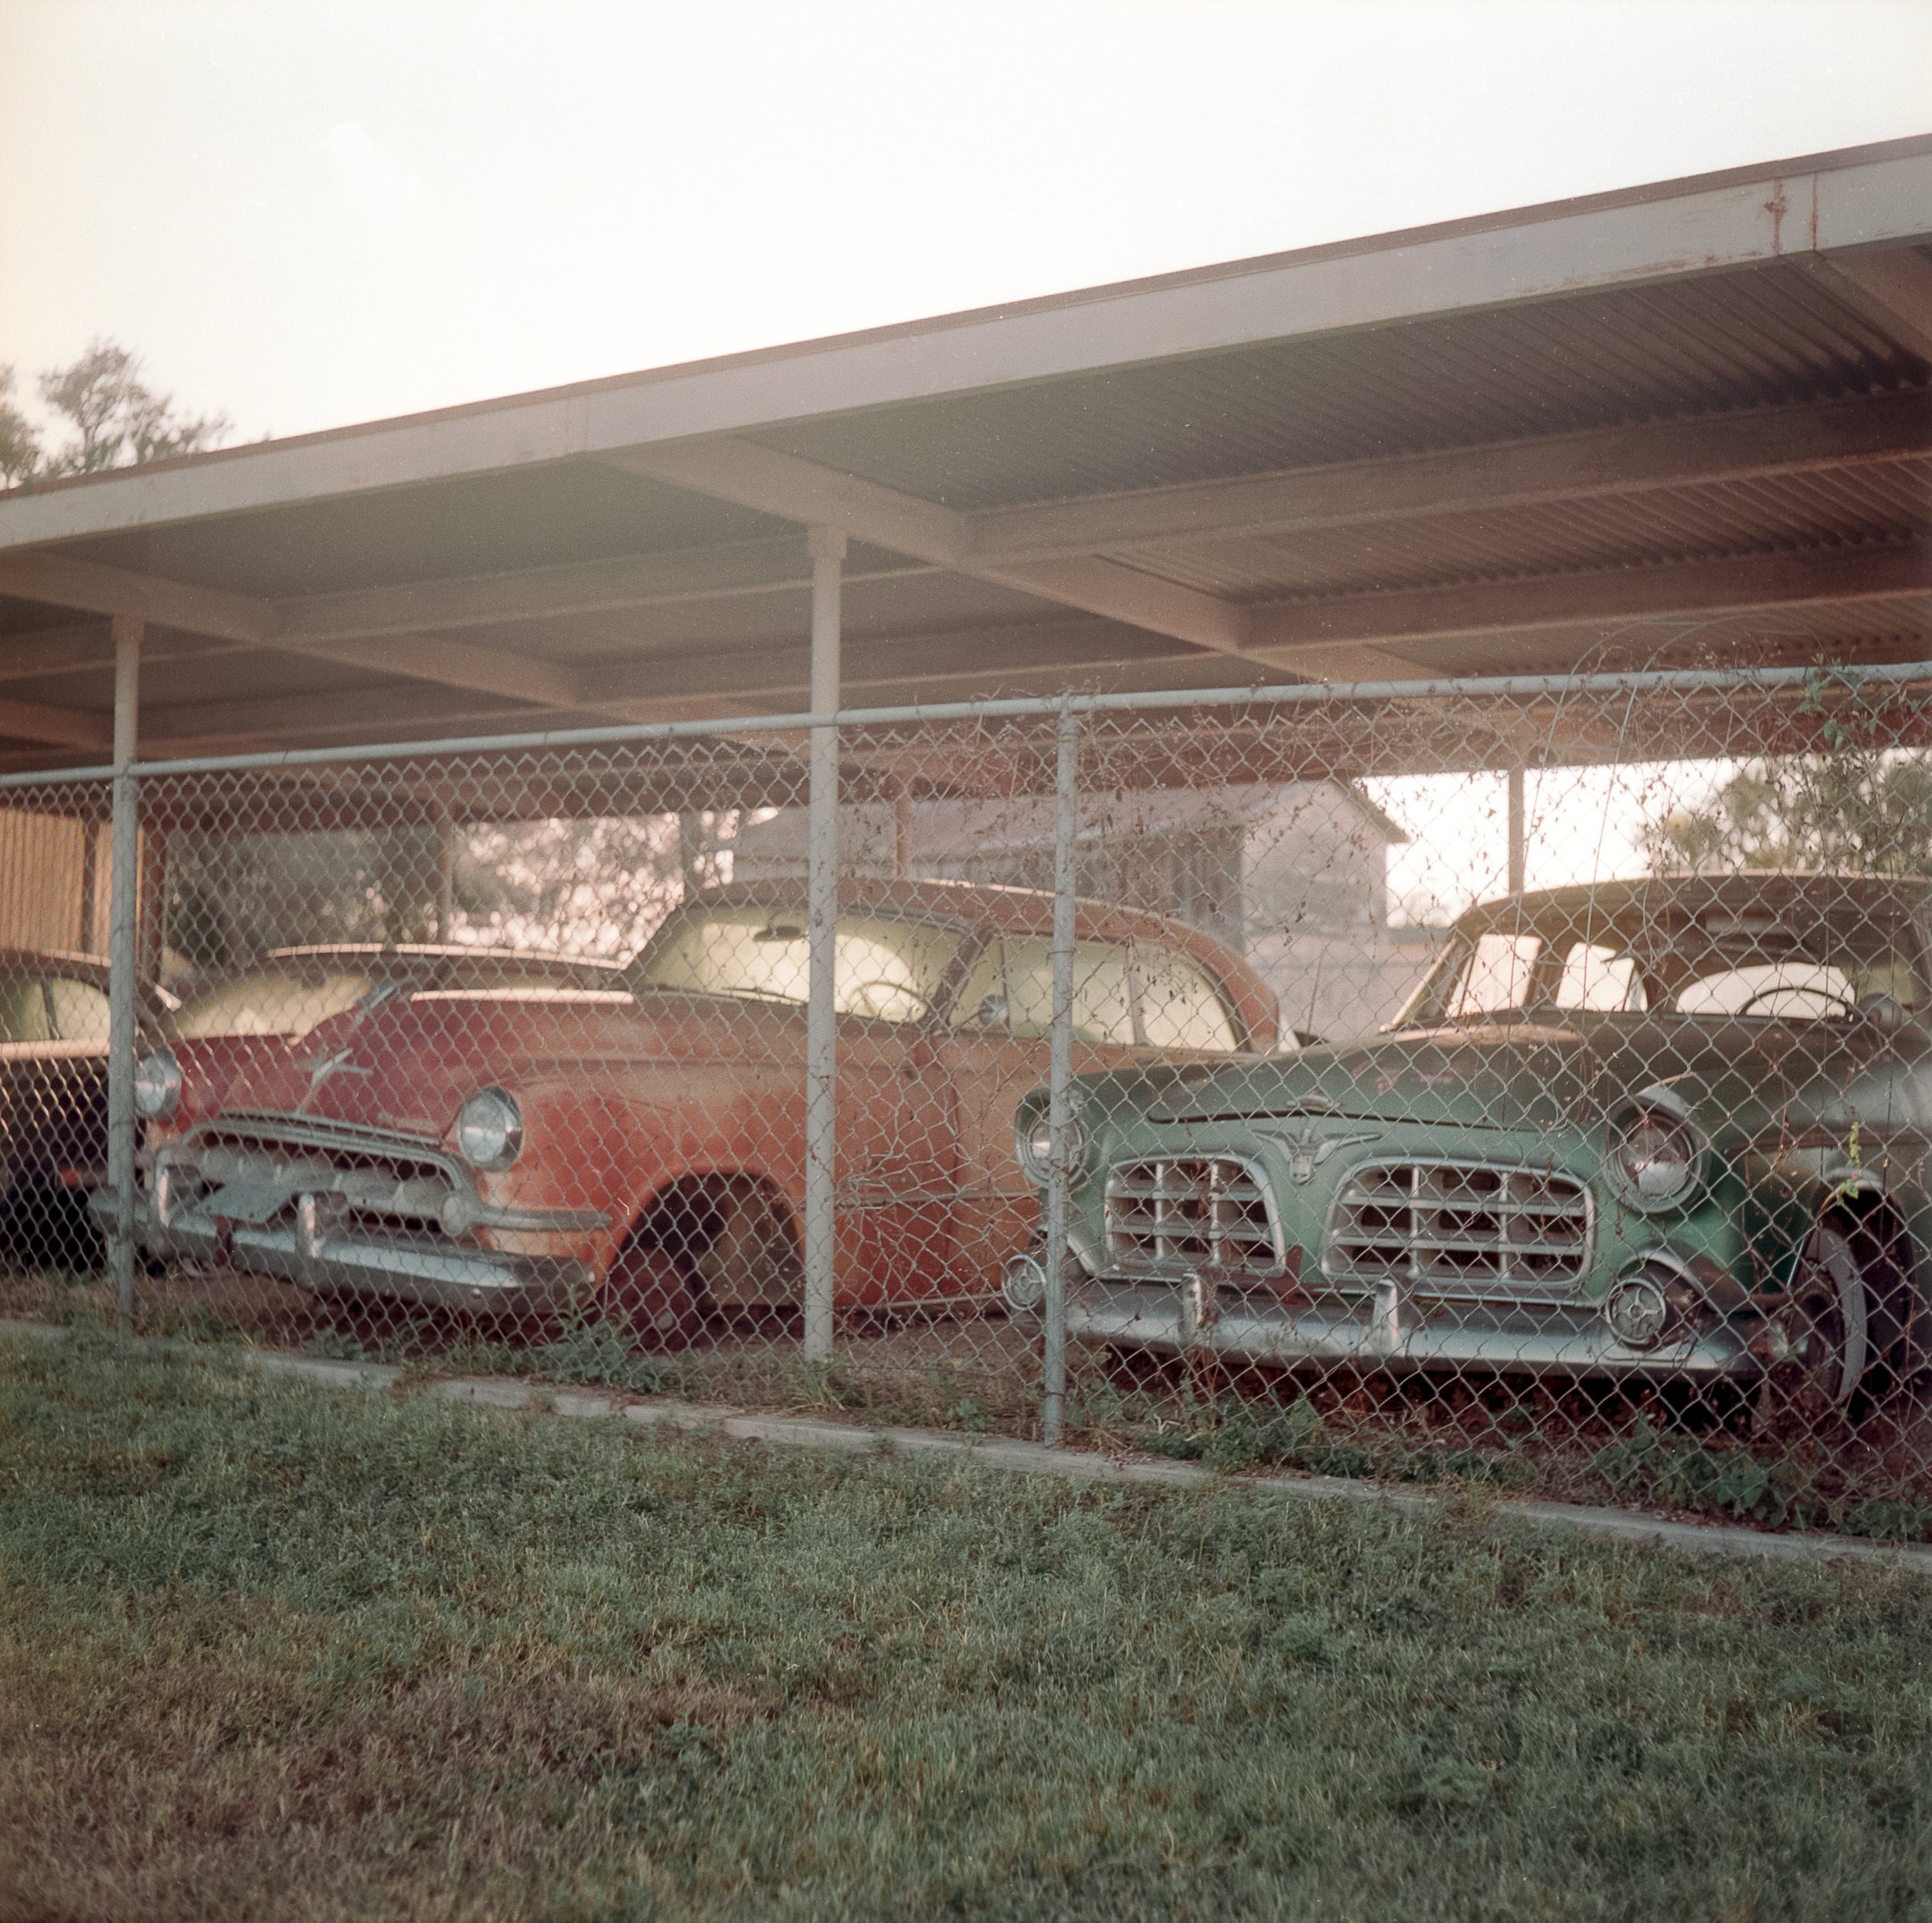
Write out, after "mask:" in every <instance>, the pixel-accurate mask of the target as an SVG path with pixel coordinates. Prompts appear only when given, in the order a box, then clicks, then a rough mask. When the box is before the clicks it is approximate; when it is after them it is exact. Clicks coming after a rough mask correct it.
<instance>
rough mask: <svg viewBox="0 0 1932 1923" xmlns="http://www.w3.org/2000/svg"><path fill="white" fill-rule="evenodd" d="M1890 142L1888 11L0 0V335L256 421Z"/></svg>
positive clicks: (1918, 45)
mask: <svg viewBox="0 0 1932 1923" xmlns="http://www.w3.org/2000/svg"><path fill="white" fill-rule="evenodd" d="M1928 130H1932V0H1828V3H1820V4H1804V5H1777V4H1774V3H1773V0H1721V3H1719V4H1696V0H1669V3H1668V4H1661V5H1651V4H1645V3H1644V0H1614V4H1602V5H1596V4H1587V0H1532V4H1527V5H1516V4H1487V5H1478V4H1474V3H1472V0H1434V3H1432V4H1428V5H1397V4H1382V3H1381V0H1347V3H1346V4H1341V5H1316V4H1305V5H1304V4H1299V3H1298V0H1021V3H1020V4H1006V3H1005V0H975V4H973V5H957V4H949V3H948V0H889V4H879V5H869V4H860V3H859V0H787V3H785V4H774V5H750V4H746V5H737V4H732V3H731V0H680V3H679V4H652V3H651V0H625V3H624V4H621V5H595V4H588V3H585V4H577V5H572V4H570V0H547V4H544V5H524V4H513V3H507V0H461V4H460V5H427V4H413V3H412V0H382V4H378V5H360V4H357V3H356V0H246V3H245V4H233V3H228V0H192V3H189V0H181V3H176V0H0V362H9V361H11V362H14V363H15V364H16V365H18V366H19V368H20V369H22V373H23V375H24V374H26V373H29V372H32V371H34V370H37V369H40V368H42V367H44V366H46V365H49V363H52V362H58V361H62V360H65V359H67V358H71V357H72V356H73V355H75V354H76V353H77V352H79V351H80V349H81V348H83V346H84V345H86V343H87V341H88V339H89V338H90V337H91V336H93V335H111V336H113V337H114V338H117V339H118V340H120V341H122V342H124V344H126V345H128V346H131V347H133V348H136V349H137V350H138V351H139V352H141V353H142V354H144V355H145V356H146V358H147V359H148V363H149V365H150V369H151V374H152V375H153V377H154V379H155V380H156V381H157V382H158V383H159V384H161V385H162V386H165V387H168V388H172V389H174V390H175V392H177V394H178V395H179V396H180V398H181V399H182V400H183V401H184V402H185V403H188V404H189V405H190V406H193V407H195V408H197V409H206V408H219V409H226V411H227V412H228V413H230V414H231V415H232V416H234V418H235V420H236V423H237V425H238V427H239V429H240V431H241V433H243V435H246V436H248V437H253V436H254V435H257V434H260V433H263V432H264V431H267V430H274V432H277V433H294V432H297V431H299V430H304V429H308V428H313V427H321V426H330V425H332V424H334V423H339V422H343V421H349V420H364V419H369V418H372V417H374V416H379V415H383V414H389V413H402V412H405V411H407V410H410V409H416V408H421V407H430V406H438V405H440V404H442V403H448V402H454V401H462V400H468V399H476V398H479V397H481V396H486V395H491V394H498V393H505V392H515V391H517V390H519V389H527V388H532V387H538V386H547V385H549V384H550V383H552V382H560V381H568V380H573V379H580V378H583V377H586V376H592V375H603V374H610V373H615V372H621V371H623V370H625V369H632V368H638V367H645V366H651V365H660V364H662V363H665V362H671V361H676V360H682V359H687V358H692V357H695V356H698V355H706V354H714V353H719V352H727V351H730V350H731V349H734V348H746V347H753V346H759V345H765V344H768V343H771V342H775V341H788V340H795V339H799V338H805V337H808V336H811V335H818V334H824V333H828V332H833V331H838V330H840V329H843V328H854V327H862V326H866V325H870V324H876V323H878V322H882V321H896V320H901V319H905V318H910V317H913V316H917V315H920V314H932V313H938V312H944V311H947V310H950V309H954V308H957V307H968V306H975V305H978V304H985V303H988V302H992V301H1000V300H1002V299H1006V298H1009V297H1015V296H1019V295H1026V294H1043V293H1047V292H1050V291H1053V290H1056V289H1061V288H1066V287H1082V286H1087V285H1090V284H1094V283H1095V282H1098V281H1104V280H1116V279H1119V278H1121V277H1124V276H1128V275H1133V274H1147V273H1151V272H1156V271H1159V270H1164V269H1168V268H1175V267H1192V266H1196V265H1198V264H1200V263H1203V262H1209V261H1215V260H1228V259H1231V258H1235V257H1240V256H1243V255H1247V254H1253V253H1265V252H1269V251H1271V250H1276V249H1279V248H1284V247H1293V246H1302V245H1304V244H1306V243H1311V242H1315V241H1321V240H1334V239H1337V238H1341V237H1344V236H1349V235H1355V234H1361V233H1373V232H1376V231H1379V230H1381V229H1387V228H1391V227H1398V226H1409V225H1412V224H1413V223H1417V222H1420V221H1428V220H1437V219H1444V218H1447V217H1451V216H1456V215H1459V214H1468V213H1474V212H1483V211H1487V210H1489V209H1496V208H1502V207H1509V206H1520V205H1522V204H1525V203H1527V202H1535V201H1539V200H1546V199H1554V198H1557V197H1560V196H1563V195H1570V194H1577V193H1583V192H1590V191H1591V190H1593V189H1600V188H1606V187H1616V186H1621V185H1627V184H1629V183H1631V182H1638V181H1646V180H1655V179H1661V178H1668V177H1671V176H1673V175H1680V174H1686V173H1692V172H1699V171H1702V170H1704V169H1706V168H1718V167H1724V166H1730V165H1736V164H1740V163H1743V162H1747V161H1761V160H1765V159H1769V158H1777V157H1781V156H1784V155H1800V154H1804V153H1808V152H1812V151H1817V150H1818V149H1821V148H1832V147H1839V146H1845V145H1850V144H1855V143H1859V142H1863V141H1874V140H1883V139H1888V138H1893V137H1894V136H1896V135H1900V134H1913V133H1920V132H1924V131H1928Z"/></svg>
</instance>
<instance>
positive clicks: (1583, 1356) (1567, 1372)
mask: <svg viewBox="0 0 1932 1923" xmlns="http://www.w3.org/2000/svg"><path fill="white" fill-rule="evenodd" d="M1761 1326H1762V1325H1761V1324H1753V1325H1748V1326H1743V1327H1739V1326H1736V1325H1733V1324H1731V1323H1718V1324H1717V1325H1716V1326H1715V1327H1712V1328H1710V1329H1708V1330H1704V1331H1702V1332H1701V1333H1696V1332H1690V1331H1686V1332H1685V1333H1684V1334H1680V1335H1677V1336H1675V1337H1666V1338H1665V1340H1663V1341H1662V1342H1660V1343H1659V1344H1658V1345H1657V1346H1656V1347H1654V1348H1648V1349H1637V1348H1632V1347H1629V1346H1628V1344H1624V1342H1622V1341H1621V1340H1618V1338H1617V1336H1616V1334H1614V1331H1613V1330H1611V1327H1610V1325H1609V1323H1607V1322H1606V1321H1605V1320H1604V1317H1603V1316H1602V1314H1601V1313H1600V1312H1599V1311H1598V1310H1597V1309H1596V1308H1595V1307H1594V1306H1590V1305H1587V1304H1583V1303H1530V1302H1515V1301H1503V1302H1498V1301H1496V1300H1484V1301H1466V1300H1444V1299H1439V1298H1429V1299H1417V1298H1416V1297H1414V1296H1408V1295H1406V1294H1405V1293H1403V1291H1401V1290H1400V1289H1396V1288H1393V1287H1389V1286H1384V1287H1382V1288H1379V1289H1376V1290H1375V1291H1374V1293H1372V1295H1364V1294H1349V1295H1342V1294H1337V1295H1334V1296H1325V1295H1314V1294H1311V1295H1310V1296H1307V1297H1305V1298H1302V1299H1299V1300H1273V1299H1268V1298H1266V1297H1262V1296H1259V1294H1258V1292H1255V1291H1244V1292H1242V1293H1236V1292H1234V1291H1232V1290H1230V1289H1225V1288H1219V1289H1217V1288H1216V1287H1215V1286H1213V1284H1212V1283H1209V1281H1208V1280H1207V1279H1206V1278H1205V1277H1190V1278H1189V1279H1186V1280H1185V1281H1183V1282H1180V1283H1165V1282H1134V1281H1127V1280H1123V1279H1119V1278H1117V1277H1111V1276H1110V1277H1104V1278H1101V1279H1093V1278H1090V1277H1088V1278H1083V1279H1081V1280H1080V1281H1079V1282H1077V1283H1073V1285H1072V1286H1070V1287H1069V1289H1068V1290H1067V1296H1066V1333H1067V1334H1069V1335H1070V1336H1077V1337H1081V1338H1083V1339H1084V1340H1088V1341H1093V1342H1104V1343H1110V1344H1119V1345H1121V1346H1122V1347H1139V1348H1148V1349H1155V1350H1161V1351H1168V1352H1169V1353H1172V1354H1207V1355H1219V1356H1229V1357H1236V1358H1238V1359H1240V1360H1243V1361H1265V1362H1283V1363H1289V1362H1344V1363H1353V1364H1358V1365H1359V1366H1361V1367H1363V1368H1380V1369H1419V1370H1427V1371H1441V1372H1449V1371H1455V1370H1458V1369H1465V1368H1469V1369H1481V1370H1485V1371H1497V1372H1510V1371H1521V1372H1522V1373H1525V1374H1535V1375H1542V1374H1549V1375H1560V1376H1594V1375H1613V1376H1616V1375H1632V1376H1655V1377H1685V1376H1689V1377H1697V1378H1719V1377H1722V1378H1736V1379H1739V1380H1746V1381H1748V1380H1750V1379H1753V1378H1756V1377H1757V1376H1759V1375H1760V1374H1763V1372H1764V1367H1765V1364H1764V1361H1762V1360H1761V1359H1760V1356H1759V1355H1758V1354H1756V1353H1754V1352H1753V1347H1752V1343H1753V1337H1755V1336H1756V1335H1757V1334H1758V1331H1759V1329H1760V1327H1761Z"/></svg>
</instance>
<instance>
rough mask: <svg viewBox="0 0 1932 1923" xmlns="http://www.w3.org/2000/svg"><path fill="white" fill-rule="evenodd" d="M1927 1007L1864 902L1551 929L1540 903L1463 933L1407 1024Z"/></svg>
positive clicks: (1571, 921)
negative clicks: (1512, 920) (1546, 1015)
mask: <svg viewBox="0 0 1932 1923" xmlns="http://www.w3.org/2000/svg"><path fill="white" fill-rule="evenodd" d="M1580 923H1581V924H1582V925H1580ZM1924 1001H1925V990H1924V985H1923V980H1922V967H1921V964H1920V960H1919V957H1918V944H1917V940H1916V939H1915V936H1914V935H1913V930H1912V928H1911V925H1910V920H1909V919H1908V918H1907V917H1906V916H1905V915H1904V914H1903V913H1902V912H1886V910H1885V909H1881V908H1879V907H1878V906H1876V905H1873V904H1872V903H1870V902H1861V901H1859V900H1858V899H1856V898H1855V897H1851V896H1849V895H1848V896H1847V897H1845V899H1841V900H1839V901H1837V902H1831V903H1822V902H1817V901H1815V900H1811V899H1799V900H1795V901H1786V902H1777V903H1773V904H1770V905H1767V906H1765V907H1763V908H1761V909H1758V908H1739V907H1736V906H1733V905H1725V904H1722V903H1718V904H1708V903H1707V904H1706V905H1703V906H1702V907H1701V908H1696V909H1685V910H1684V911H1683V912H1675V913H1671V912H1665V913H1662V914H1658V913H1655V912H1653V913H1651V914H1650V915H1648V916H1639V915H1638V914H1637V913H1636V912H1634V911H1633V912H1627V913H1624V914H1620V915H1618V916H1616V917H1614V918H1606V919H1595V918H1589V919H1586V918H1584V917H1583V916H1577V915H1572V916H1570V917H1568V918H1566V919H1562V920H1558V921H1556V922H1554V923H1553V922H1552V921H1551V919H1549V917H1548V916H1544V915H1539V914H1538V913H1537V912H1536V905H1534V904H1532V905H1530V907H1529V909H1526V911H1525V912H1523V914H1522V916H1520V918H1519V919H1517V921H1516V925H1515V926H1500V927H1499V926H1488V927H1484V926H1481V924H1480V923H1476V924H1474V925H1471V924H1465V925H1464V926H1463V927H1461V928H1460V929H1458V930H1457V931H1456V933H1455V934H1454V936H1452V938H1451V942H1450V944H1449V947H1448V949H1447V952H1446V953H1444V956H1443V958H1442V960H1441V961H1440V963H1438V964H1437V967H1436V969H1435V970H1434V973H1432V974H1431V975H1430V979H1429V980H1428V981H1427V983H1426V984H1424V986H1423V989H1422V990H1421V991H1420V993H1419V994H1417V997H1416V998H1415V1000H1414V1001H1413V1002H1412V1003H1411V1004H1410V1007H1409V1009H1408V1010H1406V1011H1405V1012H1404V1014H1403V1020H1402V1025H1403V1026H1413V1025H1416V1024H1428V1023H1432V1022H1437V1021H1453V1022H1461V1021H1480V1020H1483V1019H1485V1018H1502V1017H1509V1016H1525V1015H1531V1014H1536V1013H1539V1012H1541V1011H1551V1012H1553V1013H1558V1014H1577V1013H1585V1012H1592V1011H1594V1012H1597V1013H1601V1014H1643V1013H1648V1014H1659V1013H1662V1014H1681V1015H1721V1016H1726V1017H1743V1018H1762V1019H1765V1020H1770V1021H1843V1020H1846V1019H1849V1018H1851V1017H1852V1016H1853V1015H1854V1014H1860V1013H1863V1014H1876V1015H1879V1016H1881V1017H1883V1018H1887V1019H1890V1020H1894V1021H1899V1020H1905V1019H1909V1018H1915V1017H1916V1016H1917V1014H1919V1013H1920V1011H1922V1009H1923V1006H1924Z"/></svg>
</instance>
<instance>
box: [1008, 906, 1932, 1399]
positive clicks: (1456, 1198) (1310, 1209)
mask: <svg viewBox="0 0 1932 1923" xmlns="http://www.w3.org/2000/svg"><path fill="white" fill-rule="evenodd" d="M1928 932H1929V930H1928V912H1927V884H1925V883H1923V882H1917V881H1903V880H1886V879H1875V878H1871V877H1869V876H1859V875H1784V874H1769V873H1758V874H1743V875H1733V876H1727V877H1721V878H1719V877H1711V878H1695V877H1692V878H1682V877H1680V878H1658V879H1652V880H1639V881H1631V882H1614V883H1609V884H1605V885H1600V886H1597V887H1594V888H1570V889H1564V890H1560V891H1558V892H1553V893H1546V894H1534V895H1526V896H1523V897H1520V898H1517V899H1510V900H1505V901H1499V902H1492V903H1489V904H1488V905H1485V906H1482V907H1479V908H1477V909H1475V910H1473V911H1472V912H1470V913H1469V914H1468V915H1466V916H1464V917H1463V918H1462V919H1461V921H1460V922H1458V923H1457V924H1456V926H1455V927H1454V929H1453V931H1452V933H1451V936H1450V939H1449V940H1448V942H1447V946H1446V947H1445V949H1444V953H1443V954H1442V956H1441V957H1440V960H1439V962H1438V963H1437V966H1436V967H1434V969H1433V970H1431V972H1430V974H1429V975H1428V976H1427V977H1426V978H1425V980H1423V983H1422V984H1421V985H1420V987H1419V988H1418V989H1417V991H1416V993H1415V994H1414V995H1413V997H1411V999H1410V1001H1409V1003H1408V1004H1407V1005H1406V1007H1404V1009H1403V1011H1402V1012H1401V1014H1400V1016H1399V1017H1398V1018H1397V1019H1396V1021H1394V1022H1393V1024H1391V1025H1390V1026H1389V1028H1387V1029H1386V1030H1384V1031H1382V1033H1381V1034H1380V1035H1377V1036H1374V1037H1371V1038H1368V1039H1366V1040H1363V1041H1356V1042H1354V1043H1352V1044H1347V1045H1335V1046H1329V1047H1323V1048H1314V1049H1311V1050H1308V1051H1307V1052H1304V1053H1302V1054H1301V1055H1297V1056H1294V1057H1292V1058H1281V1059H1277V1061H1274V1062H1268V1063H1266V1064H1256V1063H1252V1062H1241V1063H1238V1064H1236V1063H1230V1064H1226V1065H1185V1066H1183V1065H1175V1066H1167V1067H1159V1068H1141V1067H1137V1068H1134V1069H1130V1070H1128V1071H1127V1072H1117V1073H1113V1074H1105V1075H1094V1076H1088V1077H1086V1078H1083V1079H1082V1080H1081V1081H1080V1082H1079V1084H1078V1085H1077V1111H1076V1123H1077V1130H1076V1133H1077V1143H1076V1144H1075V1159H1074V1167H1075V1170H1076V1176H1075V1182H1074V1187H1073V1205H1074V1211H1073V1212H1074V1227H1073V1233H1072V1236H1071V1255H1070V1259H1067V1260H1066V1266H1065V1269H1064V1271H1063V1272H1064V1273H1065V1274H1066V1278H1067V1280H1066V1289H1067V1312H1066V1313H1067V1327H1068V1330H1069V1331H1070V1334H1073V1335H1074V1336H1075V1337H1080V1338H1082V1339H1083V1340H1084V1341H1086V1342H1087V1343H1089V1344H1098V1345H1103V1346H1105V1345H1124V1346H1130V1347H1132V1346H1138V1347H1146V1348H1150V1349H1155V1350H1163V1351H1179V1352H1187V1351H1196V1352H1201V1353H1206V1354H1215V1355H1221V1356H1227V1357H1242V1358H1254V1359H1264V1360H1269V1361H1277V1362H1281V1363H1289V1364H1294V1363H1302V1362H1319V1363H1346V1364H1355V1365H1366V1366H1369V1367H1371V1368H1376V1369H1382V1368H1389V1369H1395V1368H1409V1369H1423V1370H1437V1371H1455V1370H1461V1369H1478V1370H1482V1371H1495V1370H1502V1371H1535V1372H1538V1373H1545V1374H1558V1375H1562V1376H1565V1377H1571V1378H1575V1377H1581V1376H1594V1375H1603V1376H1612V1377H1618V1376H1621V1377H1654V1378H1678V1379H1682V1380H1687V1381H1696V1379H1698V1378H1704V1379H1709V1378H1732V1379H1736V1380H1741V1381H1750V1380H1753V1379H1756V1378H1765V1377H1767V1376H1768V1377H1769V1378H1770V1380H1771V1381H1772V1382H1773V1383H1774V1384H1776V1385H1781V1387H1782V1388H1784V1389H1785V1390H1788V1391H1790V1392H1791V1398H1792V1400H1793V1401H1794V1402H1795V1403H1797V1404H1798V1405H1802V1406H1804V1407H1805V1408H1809V1409H1811V1410H1812V1411H1813V1412H1828V1411H1832V1410H1837V1411H1841V1412H1842V1411H1844V1410H1845V1409H1846V1408H1849V1405H1852V1402H1853V1401H1854V1399H1855V1398H1859V1397H1860V1396H1861V1395H1869V1394H1870V1393H1871V1392H1872V1391H1875V1390H1876V1388H1877V1387H1878V1386H1879V1384H1880V1383H1881V1382H1889V1383H1892V1384H1896V1383H1898V1382H1900V1381H1902V1380H1905V1379H1907V1378H1912V1377H1913V1376H1914V1375H1915V1374H1917V1371H1919V1370H1920V1367H1921V1365H1922V1364H1923V1361H1925V1359H1926V1354H1927V1344H1926V1336H1927V1329H1926V1317H1925V1315H1924V1313H1923V1303H1924V1300H1925V1288H1926V1283H1927V1275H1928V1270H1927V1249H1928V1248H1929V1247H1932V1201H1929V1200H1928V1181H1927V1153H1928V1145H1929V1144H1932V1029H1928V1026H1927V1017H1928V1014H1929V1013H1932V999H1929V986H1932V967H1929V962H1932V957H1929V956H1928V939H1927V938H1928ZM1016 1126H1017V1131H1018V1136H1019V1153H1021V1155H1022V1157H1023V1158H1024V1159H1025V1160H1026V1163H1027V1165H1028V1167H1029V1170H1031V1171H1032V1173H1033V1174H1034V1175H1035V1176H1036V1178H1038V1179H1039V1180H1040V1181H1043V1182H1044V1181H1045V1180H1046V1157H1047V1154H1048V1150H1049V1137H1048V1133H1047V1129H1046V1094H1045V1092H1044V1091H1039V1092H1036V1093H1035V1094H1033V1095H1032V1096H1029V1098H1028V1099H1027V1100H1026V1102H1024V1103H1023V1104H1022V1106H1021V1109H1020V1110H1019V1114H1018V1117H1017V1124H1016Z"/></svg>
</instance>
